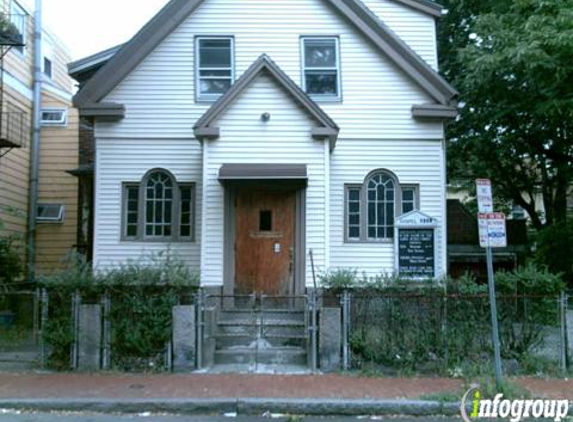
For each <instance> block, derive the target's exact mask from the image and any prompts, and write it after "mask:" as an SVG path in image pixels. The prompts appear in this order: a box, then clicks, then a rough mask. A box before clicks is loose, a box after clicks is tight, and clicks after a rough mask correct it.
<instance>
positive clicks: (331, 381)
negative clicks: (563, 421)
mask: <svg viewBox="0 0 573 422" xmlns="http://www.w3.org/2000/svg"><path fill="white" fill-rule="evenodd" d="M516 381H517V382H518V383H519V384H520V385H522V386H523V387H525V388H527V389H528V390H529V391H530V393H531V395H532V397H536V398H537V397H538V398H568V399H573V380H567V379H536V378H518V379H516ZM462 389H463V381H462V380H458V379H449V378H366V377H358V376H347V375H247V374H221V375H219V374H217V375H213V374H185V375H181V374H160V375H157V374H141V375H133V374H115V373H98V374H86V373H34V372H26V373H0V398H1V399H49V398H58V399H76V398H82V399H86V398H89V399H105V398H110V399H162V398H163V399H186V398H196V399H227V398H234V399H235V398H236V399H238V398H284V399H291V398H292V399H296V398H301V399H319V398H324V399H353V400H381V399H386V400H395V399H410V400H416V399H419V398H420V397H421V396H426V395H429V394H437V393H445V392H454V393H455V392H461V391H462Z"/></svg>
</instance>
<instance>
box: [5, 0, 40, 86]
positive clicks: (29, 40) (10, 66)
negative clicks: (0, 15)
mask: <svg viewBox="0 0 573 422" xmlns="http://www.w3.org/2000/svg"><path fill="white" fill-rule="evenodd" d="M19 4H20V5H21V6H24V8H25V9H26V7H25V5H23V4H21V3H19ZM5 5H6V6H5V7H6V8H5V9H4V10H6V11H7V12H6V13H8V14H9V13H10V2H8V1H7V2H6V3H5ZM26 29H27V30H26V37H25V42H26V46H25V47H24V52H23V53H21V52H20V51H18V50H16V49H15V48H12V49H10V51H9V52H8V54H6V56H5V57H4V69H6V71H7V72H9V73H10V74H11V75H12V76H14V77H15V78H17V79H18V80H20V81H21V82H22V83H24V84H25V85H26V86H29V87H31V86H32V83H33V76H34V74H33V70H32V69H33V66H34V48H33V42H34V18H33V16H32V15H28V16H27V18H26Z"/></svg>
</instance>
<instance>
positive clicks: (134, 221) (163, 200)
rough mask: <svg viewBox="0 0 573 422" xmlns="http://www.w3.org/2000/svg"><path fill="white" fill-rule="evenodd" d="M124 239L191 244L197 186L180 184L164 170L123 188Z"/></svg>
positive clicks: (127, 184)
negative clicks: (189, 242) (187, 242)
mask: <svg viewBox="0 0 573 422" xmlns="http://www.w3.org/2000/svg"><path fill="white" fill-rule="evenodd" d="M122 222H123V224H122V225H123V228H122V233H123V236H122V237H123V239H124V240H132V241H162V242H173V241H191V240H193V237H194V232H195V230H194V228H195V227H194V226H195V184H193V183H177V181H176V180H175V178H174V177H173V176H172V175H171V174H170V173H169V172H167V171H165V170H162V169H157V170H152V171H151V172H149V173H148V174H147V175H146V176H144V178H143V179H142V181H141V183H126V184H124V188H123V217H122Z"/></svg>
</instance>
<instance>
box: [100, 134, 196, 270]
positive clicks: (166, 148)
mask: <svg viewBox="0 0 573 422" xmlns="http://www.w3.org/2000/svg"><path fill="white" fill-rule="evenodd" d="M96 154H97V155H96V198H95V207H96V208H95V227H96V228H97V229H96V232H95V239H94V245H95V248H94V249H95V250H94V266H95V268H96V269H97V270H105V269H106V268H109V267H111V266H114V265H117V264H120V263H125V262H126V261H127V260H130V259H131V260H138V259H143V258H144V257H145V256H146V255H147V256H149V254H152V253H157V252H161V251H167V250H168V249H169V250H170V251H171V252H172V253H173V254H176V255H178V256H179V257H180V258H181V259H183V260H185V262H188V263H189V266H190V267H191V268H193V269H198V267H199V255H200V249H199V240H200V239H201V233H200V226H201V224H200V222H201V206H200V203H198V204H197V207H196V213H197V216H196V220H195V221H196V224H195V227H196V231H195V235H196V236H195V238H196V239H197V241H196V242H181V243H171V244H169V243H160V242H131V241H125V242H124V241H121V239H120V236H121V198H122V192H121V189H122V183H123V182H139V181H140V180H141V178H142V177H143V176H144V175H145V173H147V172H148V171H149V170H151V169H154V168H164V169H167V170H169V171H170V172H171V173H172V174H173V175H174V176H175V178H176V179H177V182H179V183H185V182H195V183H196V187H197V195H196V196H197V198H200V197H201V195H202V193H201V192H202V190H201V185H202V183H201V180H202V177H201V175H202V171H201V163H202V159H201V146H200V145H199V143H198V142H197V141H196V140H194V139H171V140H169V139H151V138H147V139H101V138H100V139H98V140H97V146H96Z"/></svg>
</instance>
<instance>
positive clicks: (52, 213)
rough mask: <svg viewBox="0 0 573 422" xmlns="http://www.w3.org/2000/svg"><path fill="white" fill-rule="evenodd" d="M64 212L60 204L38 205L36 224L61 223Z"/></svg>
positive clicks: (63, 207)
mask: <svg viewBox="0 0 573 422" xmlns="http://www.w3.org/2000/svg"><path fill="white" fill-rule="evenodd" d="M65 210H66V208H65V206H64V205H62V204H38V210H37V214H36V221H37V222H38V223H63V222H64V216H65Z"/></svg>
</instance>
